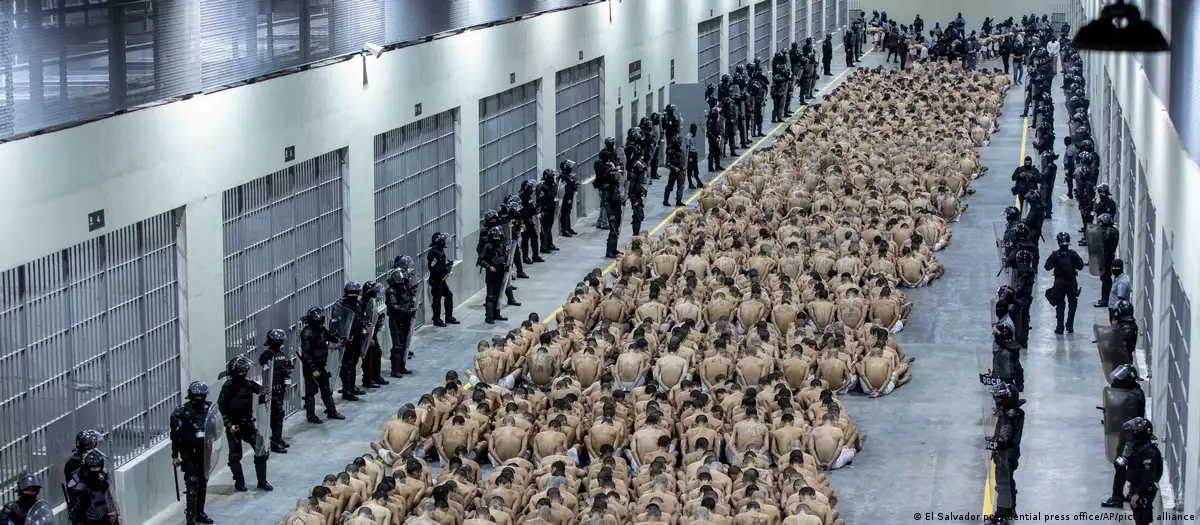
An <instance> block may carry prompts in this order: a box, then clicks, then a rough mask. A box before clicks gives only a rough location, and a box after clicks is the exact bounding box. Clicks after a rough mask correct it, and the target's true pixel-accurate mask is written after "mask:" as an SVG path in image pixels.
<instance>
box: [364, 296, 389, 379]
mask: <svg viewBox="0 0 1200 525" xmlns="http://www.w3.org/2000/svg"><path fill="white" fill-rule="evenodd" d="M362 297H363V298H362V301H361V303H362V305H363V315H364V316H365V317H363V328H364V330H365V329H366V326H367V323H369V322H370V321H372V319H371V318H370V317H371V316H372V315H378V316H379V318H378V319H374V321H375V324H374V328H373V329H372V330H371V333H369V334H366V336H365V337H367V341H366V343H365V344H364V345H363V346H362V347H361V348H362V349H363V350H362V352H363V355H362V384H363V388H379V387H380V386H382V385H386V384H388V382H387V381H386V380H385V379H383V347H381V346H379V331H380V330H383V317H384V316H383V315H382V314H377V313H375V310H374V307H373V306H374V305H372V304H371V303H370V302H369V301H370V300H371V299H373V298H375V297H376V291H375V286H374V283H371V286H369V287H367V286H364V287H363V293H362ZM364 333H365V332H364Z"/></svg>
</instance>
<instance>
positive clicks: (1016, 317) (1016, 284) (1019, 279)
mask: <svg viewBox="0 0 1200 525" xmlns="http://www.w3.org/2000/svg"><path fill="white" fill-rule="evenodd" d="M1015 259H1016V265H1015V266H1014V268H1013V288H1014V289H1015V291H1016V297H1017V301H1016V304H1015V306H1016V308H1015V309H1014V312H1013V315H1012V317H1013V322H1014V323H1016V327H1017V329H1016V339H1017V344H1019V345H1021V348H1029V329H1030V326H1029V309H1030V307H1031V306H1032V304H1033V286H1034V284H1035V283H1036V282H1037V267H1036V266H1034V264H1035V263H1034V261H1035V260H1036V259H1034V257H1033V254H1031V253H1029V252H1028V251H1027V250H1018V251H1017V254H1016V257H1015Z"/></svg>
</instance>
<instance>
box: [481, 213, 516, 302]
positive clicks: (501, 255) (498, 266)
mask: <svg viewBox="0 0 1200 525" xmlns="http://www.w3.org/2000/svg"><path fill="white" fill-rule="evenodd" d="M486 235H487V237H486V241H485V243H484V246H483V250H482V251H481V253H480V256H479V262H478V264H479V267H480V269H481V270H482V271H484V272H485V274H484V283H485V289H486V297H485V298H484V301H483V308H484V322H486V323H488V324H495V322H496V321H507V320H508V318H507V317H503V316H501V315H500V305H499V302H500V292H501V290H503V288H504V274H505V273H507V272H508V267H507V265H508V261H509V255H508V243H507V242H505V239H504V232H503V231H502V230H501V229H500V227H499V226H495V227H492V228H491V229H489V230H488V231H487V233H486Z"/></svg>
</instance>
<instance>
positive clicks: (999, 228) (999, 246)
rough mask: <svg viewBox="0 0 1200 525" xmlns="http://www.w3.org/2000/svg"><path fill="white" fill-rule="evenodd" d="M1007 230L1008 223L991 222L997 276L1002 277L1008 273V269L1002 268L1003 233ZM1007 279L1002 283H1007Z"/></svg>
mask: <svg viewBox="0 0 1200 525" xmlns="http://www.w3.org/2000/svg"><path fill="white" fill-rule="evenodd" d="M1007 229H1008V223H1007V222H1003V221H992V233H993V234H994V235H995V239H996V261H997V264H998V266H997V268H998V269H999V276H1004V275H1007V274H1008V273H1009V269H1008V268H1006V267H1005V266H1004V232H1005V230H1007ZM1008 281H1009V279H1008V278H1005V279H1004V280H1003V282H1004V283H1008Z"/></svg>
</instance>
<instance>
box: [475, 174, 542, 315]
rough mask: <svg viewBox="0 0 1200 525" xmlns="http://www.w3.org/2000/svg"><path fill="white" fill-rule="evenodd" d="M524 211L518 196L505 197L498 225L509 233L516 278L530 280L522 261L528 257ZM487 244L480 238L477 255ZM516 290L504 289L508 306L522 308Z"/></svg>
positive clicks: (510, 255)
mask: <svg viewBox="0 0 1200 525" xmlns="http://www.w3.org/2000/svg"><path fill="white" fill-rule="evenodd" d="M522 209H523V206H521V198H520V197H517V196H516V195H509V196H507V197H505V198H504V203H503V204H501V205H500V210H501V211H500V214H501V215H500V216H501V218H502V219H503V220H502V221H501V222H500V223H498V226H500V228H501V230H503V231H505V232H508V233H507V234H506V235H505V237H506V238H507V239H508V240H509V241H511V243H512V245H511V246H509V247H508V249H509V257H510V258H511V260H512V263H511V264H512V266H515V267H516V269H517V275H516V278H517V279H528V278H529V274H526V273H525V267H524V266H523V265H524V264H525V263H523V262H522V261H521V259H522V258H526V257H528V256H527V255H525V253H524V252H522V251H521V238H522V236H523V234H522V232H523V231H524V228H523V225H524V223H523V222H522V221H521V210H522ZM486 242H487V240H486V239H484V238H483V237H482V236H480V238H479V243H478V245H476V247H475V253H480V252H481V251H482V250H483V245H484V243H486ZM530 263H532V261H530ZM514 290H516V287H515V286H513V285H512V284H508V285H507V286H505V288H504V294H505V296H506V297H507V298H508V304H509V305H510V306H521V303H518V302H517V300H516V299H515V298H513V291H514Z"/></svg>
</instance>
